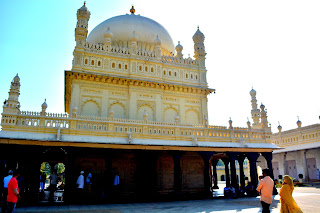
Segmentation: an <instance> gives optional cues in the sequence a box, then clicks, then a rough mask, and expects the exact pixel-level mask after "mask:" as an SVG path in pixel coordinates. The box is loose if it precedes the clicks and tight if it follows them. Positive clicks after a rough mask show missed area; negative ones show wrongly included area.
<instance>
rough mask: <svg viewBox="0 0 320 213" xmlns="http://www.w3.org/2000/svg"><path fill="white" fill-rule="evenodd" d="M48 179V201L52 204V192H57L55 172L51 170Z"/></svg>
mask: <svg viewBox="0 0 320 213" xmlns="http://www.w3.org/2000/svg"><path fill="white" fill-rule="evenodd" d="M49 179H50V186H49V188H50V196H49V201H51V202H53V201H54V192H55V191H56V190H57V184H58V176H57V174H56V171H55V170H53V172H52V174H51V175H50V177H49Z"/></svg>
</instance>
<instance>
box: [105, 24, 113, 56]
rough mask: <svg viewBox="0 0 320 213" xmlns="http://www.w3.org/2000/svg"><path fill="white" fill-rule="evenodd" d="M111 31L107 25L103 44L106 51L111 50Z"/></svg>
mask: <svg viewBox="0 0 320 213" xmlns="http://www.w3.org/2000/svg"><path fill="white" fill-rule="evenodd" d="M112 36H113V34H112V32H111V31H110V27H108V30H107V31H106V32H105V34H104V45H105V48H106V51H110V50H111V44H112V43H111V39H112Z"/></svg>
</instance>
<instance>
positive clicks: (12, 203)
mask: <svg viewBox="0 0 320 213" xmlns="http://www.w3.org/2000/svg"><path fill="white" fill-rule="evenodd" d="M19 175H20V172H19V171H18V170H15V171H14V172H13V177H12V178H11V179H10V181H9V183H8V196H7V204H8V208H7V213H14V210H15V208H16V204H17V202H18V200H20V198H21V197H20V194H19V186H18V181H17V178H18V177H19Z"/></svg>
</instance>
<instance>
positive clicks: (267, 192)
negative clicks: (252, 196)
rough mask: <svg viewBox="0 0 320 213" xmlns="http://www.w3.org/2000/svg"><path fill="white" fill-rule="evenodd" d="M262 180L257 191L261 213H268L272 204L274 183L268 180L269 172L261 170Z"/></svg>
mask: <svg viewBox="0 0 320 213" xmlns="http://www.w3.org/2000/svg"><path fill="white" fill-rule="evenodd" d="M262 175H263V179H261V181H260V182H259V185H258V188H257V191H258V193H259V194H260V201H261V205H262V213H270V209H269V208H270V205H271V203H272V193H273V186H274V182H273V180H272V179H271V178H270V170H269V169H263V170H262Z"/></svg>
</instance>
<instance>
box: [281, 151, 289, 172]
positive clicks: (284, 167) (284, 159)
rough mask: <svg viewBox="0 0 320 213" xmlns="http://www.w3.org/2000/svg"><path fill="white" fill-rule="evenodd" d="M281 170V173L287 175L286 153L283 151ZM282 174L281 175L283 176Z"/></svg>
mask: <svg viewBox="0 0 320 213" xmlns="http://www.w3.org/2000/svg"><path fill="white" fill-rule="evenodd" d="M283 171H284V174H283V175H287V174H289V173H288V167H287V153H286V152H285V153H283ZM283 175H282V176H283Z"/></svg>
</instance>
